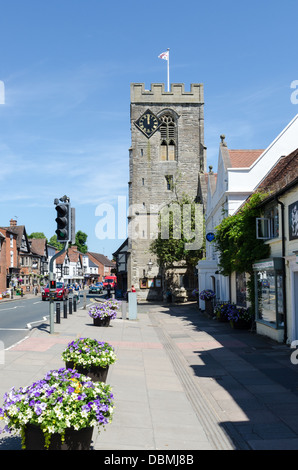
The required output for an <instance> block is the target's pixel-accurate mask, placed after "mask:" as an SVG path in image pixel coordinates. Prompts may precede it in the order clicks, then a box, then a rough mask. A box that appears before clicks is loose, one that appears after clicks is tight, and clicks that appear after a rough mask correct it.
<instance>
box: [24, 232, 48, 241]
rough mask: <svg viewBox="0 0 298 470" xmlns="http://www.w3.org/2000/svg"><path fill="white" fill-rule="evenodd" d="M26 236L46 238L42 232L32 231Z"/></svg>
mask: <svg viewBox="0 0 298 470" xmlns="http://www.w3.org/2000/svg"><path fill="white" fill-rule="evenodd" d="M28 238H30V239H31V238H47V237H46V236H45V234H44V233H43V232H32V233H31V234H30V235H28Z"/></svg>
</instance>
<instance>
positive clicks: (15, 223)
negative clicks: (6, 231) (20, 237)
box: [9, 219, 17, 227]
mask: <svg viewBox="0 0 298 470" xmlns="http://www.w3.org/2000/svg"><path fill="white" fill-rule="evenodd" d="M9 223H10V226H11V227H15V226H16V225H17V221H16V220H14V219H10V222H9Z"/></svg>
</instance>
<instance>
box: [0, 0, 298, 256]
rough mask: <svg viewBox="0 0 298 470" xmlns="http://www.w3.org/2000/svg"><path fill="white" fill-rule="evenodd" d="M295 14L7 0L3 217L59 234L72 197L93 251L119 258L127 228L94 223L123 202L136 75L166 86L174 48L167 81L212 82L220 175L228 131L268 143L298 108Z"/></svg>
mask: <svg viewBox="0 0 298 470" xmlns="http://www.w3.org/2000/svg"><path fill="white" fill-rule="evenodd" d="M297 17H298V3H297V1H296V0H284V1H277V0H271V1H270V2H268V0H258V1H256V0H251V1H250V2H239V1H236V0H227V1H225V2H222V1H219V0H214V1H212V2H209V1H200V0H189V1H188V2H186V3H185V4H184V3H183V2H181V1H178V0H171V1H168V0H163V2H160V1H157V0H151V1H150V2H140V1H135V0H126V1H125V2H124V1H123V0H121V1H120V0H114V1H113V2H104V1H102V0H51V1H50V2H45V1H42V0H26V1H24V0H10V1H9V2H7V1H4V0H0V81H2V83H4V86H5V104H0V187H1V197H0V215H1V217H0V225H2V226H6V225H9V220H10V219H11V218H15V217H17V221H18V224H19V225H25V226H26V230H27V233H28V234H30V233H31V232H35V231H41V232H44V233H45V235H46V236H47V237H48V238H50V237H51V236H52V235H53V234H54V232H55V229H56V223H55V210H54V204H53V201H54V199H55V198H56V197H61V196H63V195H64V194H67V195H68V196H69V197H70V199H71V202H72V206H73V207H75V208H76V229H77V230H82V231H84V232H85V233H87V234H88V240H87V244H88V247H89V250H90V251H95V252H99V253H104V254H105V255H106V256H108V257H111V256H112V252H113V251H115V250H116V249H117V248H118V247H119V246H120V244H121V243H122V242H123V240H124V239H123V234H120V238H119V237H118V233H117V224H116V233H115V238H114V239H99V238H98V237H97V235H96V226H97V224H98V222H100V220H102V219H101V218H100V216H99V215H98V214H99V213H100V211H101V208H102V207H103V206H102V204H108V205H111V206H112V207H113V208H114V211H115V218H116V220H117V217H118V203H117V201H118V197H122V198H123V197H127V187H128V185H127V182H128V149H129V147H130V115H129V105H130V83H132V82H136V83H145V85H146V88H150V85H151V83H161V82H163V83H165V84H166V78H167V76H166V64H167V63H166V61H164V60H160V59H158V55H159V54H160V53H161V52H164V51H166V50H167V48H170V81H171V83H185V88H186V90H189V89H190V84H191V83H203V84H204V92H205V145H206V146H207V165H213V168H214V170H216V168H217V156H218V146H219V142H220V138H219V136H220V134H225V135H226V141H227V144H228V146H229V147H230V148H234V149H237V148H239V149H240V148H243V149H245V148H247V149H255V148H266V147H267V146H268V145H269V144H270V143H271V141H272V140H273V139H274V138H275V137H276V136H277V135H278V134H279V133H280V132H281V130H282V129H283V128H284V127H285V126H286V125H287V124H288V122H290V121H291V119H292V118H293V117H294V116H295V115H296V114H297V113H298V105H297V104H295V103H293V102H292V101H293V100H292V101H291V94H292V93H293V89H291V83H292V82H293V81H294V80H298V67H297V64H298V60H297V56H298V47H297V39H296V31H297ZM0 98H1V97H0ZM0 102H1V99H0ZM96 214H97V215H96ZM120 215H121V216H122V215H123V214H120ZM121 237H122V238H121Z"/></svg>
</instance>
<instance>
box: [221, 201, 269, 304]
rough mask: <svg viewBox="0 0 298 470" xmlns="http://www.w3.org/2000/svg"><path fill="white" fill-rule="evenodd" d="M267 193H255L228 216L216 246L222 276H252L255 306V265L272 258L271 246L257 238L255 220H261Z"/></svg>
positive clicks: (250, 283) (250, 291) (251, 297)
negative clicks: (257, 262)
mask: <svg viewBox="0 0 298 470" xmlns="http://www.w3.org/2000/svg"><path fill="white" fill-rule="evenodd" d="M265 197H266V194H263V193H256V194H253V195H252V196H251V197H250V198H249V200H248V201H247V202H246V204H245V205H244V206H243V207H242V208H241V209H240V210H239V212H237V213H236V214H234V215H232V216H229V217H226V218H225V219H223V220H222V222H221V223H220V225H218V226H217V227H216V233H215V241H214V243H215V246H216V250H217V251H218V253H219V268H220V272H221V274H224V275H226V276H228V275H229V274H231V273H232V272H240V273H243V272H246V273H248V274H250V280H249V281H248V283H247V287H248V296H249V300H250V302H251V303H252V305H253V306H254V302H255V295H254V279H253V269H252V265H253V263H255V262H256V261H257V260H260V259H263V258H268V257H269V256H270V246H269V245H266V244H265V243H264V241H263V240H260V239H257V238H256V217H260V215H261V209H260V206H259V204H260V202H261V201H262V200H263V199H264V198H265Z"/></svg>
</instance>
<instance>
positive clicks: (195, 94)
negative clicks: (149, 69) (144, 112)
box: [130, 83, 204, 104]
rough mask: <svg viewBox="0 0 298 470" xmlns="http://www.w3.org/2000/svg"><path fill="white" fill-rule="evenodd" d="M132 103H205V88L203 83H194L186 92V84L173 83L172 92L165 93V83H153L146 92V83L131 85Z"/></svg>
mask: <svg viewBox="0 0 298 470" xmlns="http://www.w3.org/2000/svg"><path fill="white" fill-rule="evenodd" d="M130 101H131V103H139V104H140V103H147V102H150V103H160V102H165V101H167V102H168V103H198V104H203V103H204V87H203V84H202V83H192V84H191V85H190V91H185V86H184V83H172V84H171V91H165V85H164V83H152V84H151V89H150V90H146V89H145V84H144V83H131V85H130Z"/></svg>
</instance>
